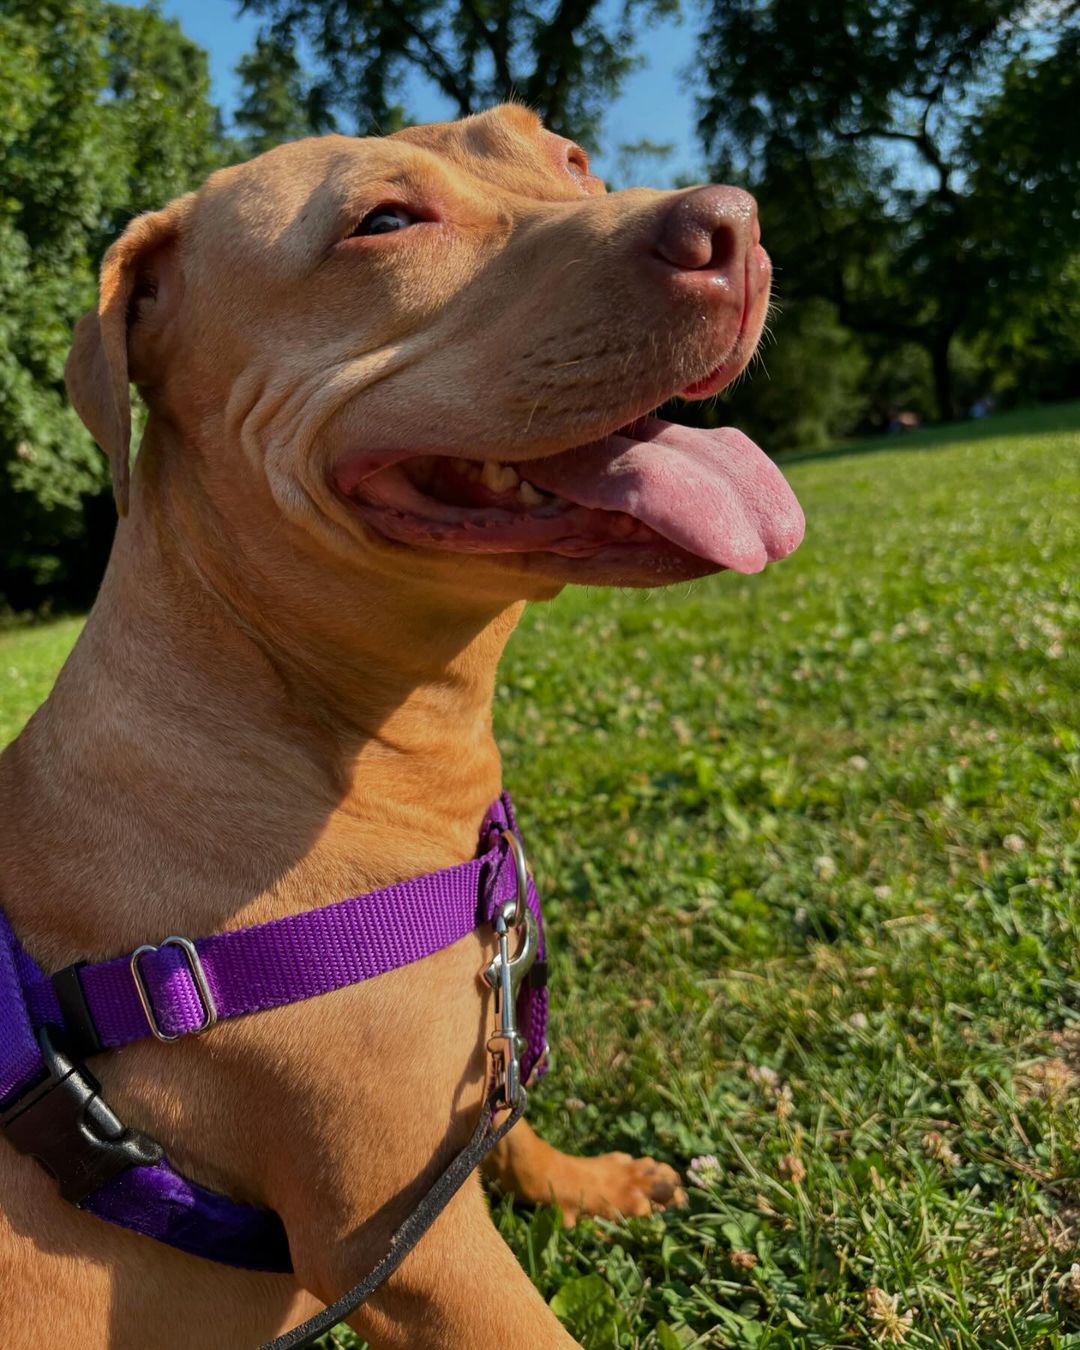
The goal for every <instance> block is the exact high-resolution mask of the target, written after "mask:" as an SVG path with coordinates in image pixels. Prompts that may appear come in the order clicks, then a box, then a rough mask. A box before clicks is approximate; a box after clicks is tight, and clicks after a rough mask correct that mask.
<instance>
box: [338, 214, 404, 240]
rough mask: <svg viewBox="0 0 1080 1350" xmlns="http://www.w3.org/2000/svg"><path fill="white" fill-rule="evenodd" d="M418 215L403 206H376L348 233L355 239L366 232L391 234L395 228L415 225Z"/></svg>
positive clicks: (399, 228) (402, 228)
mask: <svg viewBox="0 0 1080 1350" xmlns="http://www.w3.org/2000/svg"><path fill="white" fill-rule="evenodd" d="M417 219H418V217H416V216H414V215H412V214H411V213H410V212H408V211H406V210H405V208H404V207H403V206H377V207H376V208H375V210H374V211H369V212H368V214H367V215H366V216H365V217H364V219H363V220H362V221H361V222H360V224H359V225H357V227H356V229H355V230H353V232H352V234H350V235H349V238H350V239H357V238H360V237H361V236H363V235H368V234H393V233H394V232H395V231H396V230H405V229H408V227H409V226H410V225H415V224H416V222H417Z"/></svg>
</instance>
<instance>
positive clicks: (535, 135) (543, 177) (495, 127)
mask: <svg viewBox="0 0 1080 1350" xmlns="http://www.w3.org/2000/svg"><path fill="white" fill-rule="evenodd" d="M389 139H390V140H392V141H398V142H405V143H407V144H409V145H418V146H421V147H422V148H423V149H425V150H428V151H430V152H431V153H432V154H436V155H439V156H440V157H441V158H442V159H443V160H445V161H446V162H447V163H449V164H453V165H454V166H456V167H457V168H459V169H462V170H464V172H465V173H466V174H468V175H470V176H471V177H474V178H478V179H481V180H483V181H485V182H487V183H490V184H492V185H494V186H496V187H500V188H503V189H505V190H506V191H507V192H513V193H519V194H521V195H523V196H534V195H535V196H541V197H544V198H550V199H554V200H574V199H575V198H578V197H580V196H581V193H580V190H579V189H578V188H577V187H576V185H575V184H573V183H572V182H571V183H567V182H566V181H565V177H566V176H565V173H564V172H562V168H563V164H564V160H565V149H564V147H565V146H566V144H567V142H566V141H565V140H564V139H563V138H562V137H561V136H556V135H554V134H553V133H552V132H550V131H547V130H545V128H544V126H543V123H542V122H541V121H540V118H539V117H538V116H537V115H536V113H534V112H531V111H530V110H529V109H528V108H523V107H520V106H519V105H517V104H514V103H505V104H502V105H501V106H499V107H497V108H492V109H490V111H488V112H485V113H479V114H477V115H476V116H475V117H466V118H464V119H462V120H461V121H459V122H436V123H433V124H431V125H429V126H422V127H408V128H406V129H405V130H404V131H398V132H395V134H394V135H393V136H391V137H390V138H389Z"/></svg>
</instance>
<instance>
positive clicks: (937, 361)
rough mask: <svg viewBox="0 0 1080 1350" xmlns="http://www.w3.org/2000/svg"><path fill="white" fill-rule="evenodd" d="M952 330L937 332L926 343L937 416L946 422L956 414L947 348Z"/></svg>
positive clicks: (950, 341) (950, 340) (951, 337)
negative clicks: (932, 374)
mask: <svg viewBox="0 0 1080 1350" xmlns="http://www.w3.org/2000/svg"><path fill="white" fill-rule="evenodd" d="M952 339H953V335H952V330H951V329H950V330H948V331H946V332H944V333H937V334H935V335H934V338H933V340H932V341H931V342H930V343H928V344H927V349H928V351H929V352H930V364H931V366H932V367H933V371H934V395H935V397H936V398H937V405H938V417H939V418H941V420H942V421H943V422H948V421H950V420H951V419H952V418H954V417H955V416H956V405H955V402H954V399H953V381H952V367H951V365H950V364H949V348H950V347H951V346H952Z"/></svg>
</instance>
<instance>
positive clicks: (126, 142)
mask: <svg viewBox="0 0 1080 1350" xmlns="http://www.w3.org/2000/svg"><path fill="white" fill-rule="evenodd" d="M208 91H209V75H208V70H207V61H206V55H205V53H204V52H202V51H201V50H200V49H199V48H198V47H196V46H195V45H194V44H193V43H191V42H189V41H188V40H187V39H186V38H185V37H184V36H183V34H182V33H181V31H180V28H179V25H178V24H176V23H175V22H174V21H172V20H167V19H165V18H164V17H163V16H162V14H161V12H160V10H159V8H158V7H157V6H156V5H149V6H147V7H146V8H134V7H129V6H124V5H116V4H109V3H104V2H103V0H0V519H2V521H3V531H2V533H0V563H2V565H3V572H4V586H3V596H2V597H0V598H3V599H5V600H6V602H7V603H8V605H10V606H12V607H14V608H24V607H29V606H31V605H34V604H36V603H38V602H40V600H41V599H42V598H43V597H44V596H45V595H46V594H48V593H49V592H50V591H52V590H54V589H56V588H57V587H64V586H66V587H67V590H68V594H69V597H70V598H71V599H72V600H75V601H78V602H83V601H86V600H88V599H89V598H91V597H92V592H91V594H89V595H88V594H87V589H88V588H89V587H92V586H93V585H94V584H95V582H96V577H97V575H98V574H99V565H98V564H99V556H93V555H99V554H100V552H101V550H103V549H104V548H107V545H108V539H109V536H110V533H111V507H110V506H109V505H108V497H107V479H108V475H107V472H106V468H105V463H104V457H103V456H102V455H101V454H100V453H99V452H98V451H97V449H96V448H95V447H94V445H93V442H92V441H91V439H90V437H89V435H88V434H87V432H86V431H85V430H84V429H83V427H82V425H81V424H80V422H79V421H78V419H77V418H76V416H75V414H74V413H73V412H72V410H71V409H70V408H69V407H68V406H67V404H66V403H65V401H64V398H63V366H64V360H65V357H66V355H67V351H68V347H69V344H70V340H71V329H72V326H73V324H74V322H75V320H76V318H77V317H78V316H79V315H80V314H81V313H82V312H83V311H84V310H85V309H86V308H88V307H89V305H90V304H91V303H92V302H93V298H94V294H95V290H96V285H95V278H96V272H97V265H98V262H99V260H100V256H101V253H102V252H103V250H104V248H105V247H106V246H107V244H108V243H109V242H110V240H111V239H112V238H113V237H115V235H116V234H117V233H119V231H120V230H121V229H122V228H123V226H124V224H126V222H127V221H128V220H129V219H130V218H131V217H132V216H133V215H135V214H137V213H138V212H140V211H143V210H146V209H149V208H151V207H155V206H159V205H161V203H162V202H163V201H165V200H167V199H168V198H170V197H173V196H175V195H176V194H177V193H179V192H182V191H185V190H186V189H187V188H189V187H191V186H193V185H194V184H195V183H196V182H198V181H199V180H200V179H201V178H203V177H204V176H205V174H206V173H207V172H208V171H209V170H210V169H211V168H213V167H214V166H215V164H216V163H217V162H219V159H220V144H219V142H220V136H219V126H218V118H217V113H216V110H215V109H214V108H213V107H212V106H211V104H210V103H209V100H208Z"/></svg>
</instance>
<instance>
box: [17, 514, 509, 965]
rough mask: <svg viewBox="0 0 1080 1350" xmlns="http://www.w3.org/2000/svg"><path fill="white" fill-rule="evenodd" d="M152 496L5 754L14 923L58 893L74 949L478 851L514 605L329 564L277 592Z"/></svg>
mask: <svg viewBox="0 0 1080 1350" xmlns="http://www.w3.org/2000/svg"><path fill="white" fill-rule="evenodd" d="M146 500H147V498H146V497H145V496H142V497H139V496H137V497H136V502H135V506H134V509H133V513H132V515H131V517H129V519H128V520H127V521H125V522H124V523H123V524H122V526H121V529H120V531H119V533H118V537H117V542H116V545H115V548H114V552H113V558H112V560H111V562H110V566H109V570H108V573H107V576H106V580H105V583H104V585H103V587H102V591H101V595H100V596H99V599H98V602H97V604H96V605H95V607H94V610H93V612H92V613H91V616H90V618H89V620H88V622H87V625H86V628H85V630H84V632H83V634H82V636H81V638H80V640H79V642H78V644H77V646H76V649H75V651H74V652H73V654H72V656H71V658H70V659H69V661H68V664H67V666H66V667H65V669H64V671H63V672H62V674H61V676H60V679H59V680H58V682H57V685H56V688H55V690H54V691H53V693H52V695H51V696H50V698H49V700H48V702H47V703H46V705H45V706H44V708H43V709H42V710H41V711H40V712H39V714H38V715H37V717H36V718H35V719H34V720H33V722H32V723H31V725H30V726H29V728H28V729H27V731H26V732H24V735H23V737H22V738H21V739H20V741H19V742H17V743H16V745H15V746H14V747H12V748H11V749H10V750H9V751H8V753H7V755H6V756H5V758H4V760H3V764H2V768H0V812H2V814H3V818H4V820H5V821H6V824H5V825H0V886H2V890H3V893H4V894H3V898H2V900H0V903H3V904H4V905H5V907H6V908H7V907H10V908H11V909H12V911H13V912H12V919H13V921H14V922H15V923H16V926H17V927H19V926H21V925H20V919H21V917H22V916H23V912H24V911H25V910H26V909H27V908H28V907H32V906H33V904H34V903H35V901H33V900H32V899H31V897H40V896H42V895H56V896H63V902H62V909H63V919H62V921H61V922H60V924H59V928H57V926H56V923H55V916H53V918H52V919H50V920H49V921H48V922H47V924H46V928H47V930H48V931H47V933H45V934H43V935H42V941H43V942H45V943H46V945H47V946H54V947H55V955H56V957H57V958H58V959H71V958H72V957H74V956H80V955H81V956H84V957H88V956H91V955H93V954H94V953H96V952H98V951H107V950H110V949H112V948H114V947H115V946H116V944H117V943H120V944H124V943H127V942H130V941H133V940H142V939H144V938H145V937H146V934H147V932H148V931H152V932H158V931H159V930H160V932H165V931H170V932H171V931H174V929H179V931H188V930H190V931H191V933H192V935H196V934H197V933H201V932H205V931H209V930H212V929H213V928H216V927H220V926H221V925H222V924H223V923H225V922H236V921H239V920H240V919H241V916H242V921H243V922H254V921H259V920H262V919H265V918H269V917H274V916H275V915H278V914H280V913H283V912H286V911H288V910H296V909H303V908H307V907H310V906H313V905H317V904H324V903H328V902H330V901H332V900H335V899H338V898H340V897H341V896H343V895H346V894H356V893H358V892H361V891H364V890H368V889H372V888H374V887H376V886H378V885H382V884H386V883H387V882H390V881H393V880H397V879H399V878H401V877H404V876H408V875H417V874H420V873H422V872H425V871H430V870H433V869H435V868H439V867H443V866H447V865H449V864H451V863H454V862H457V861H460V860H462V859H464V858H466V857H468V856H470V855H471V854H472V852H473V850H474V849H475V846H476V836H477V828H478V825H479V821H480V819H481V817H482V815H483V812H484V809H485V807H486V806H487V805H488V804H489V802H490V801H491V800H492V799H493V798H494V797H495V796H496V795H497V794H498V791H499V787H500V765H499V756H498V751H497V748H496V745H495V741H494V737H493V734H492V728H491V712H492V697H493V690H494V681H495V672H496V666H497V663H498V660H499V657H500V655H501V652H502V649H503V646H504V645H505V642H506V639H507V638H508V636H509V634H510V632H511V631H512V629H513V627H514V624H515V622H516V620H517V618H518V615H519V613H520V608H521V607H520V605H512V606H505V605H494V604H493V605H491V606H489V607H487V608H485V607H484V606H482V605H479V604H476V603H473V604H469V605H466V604H464V603H463V604H459V605H458V606H457V607H456V608H455V607H454V606H453V605H452V604H448V603H447V597H446V596H445V595H443V596H440V595H435V596H432V595H430V594H425V593H424V592H423V591H422V590H421V589H419V588H417V587H415V586H411V587H410V586H407V585H405V586H403V588H400V589H398V590H396V591H395V590H394V588H393V587H388V586H387V583H386V579H385V578H384V577H383V578H373V579H371V580H370V581H369V582H365V578H364V577H363V576H362V575H358V576H353V577H352V578H351V579H350V585H351V588H352V594H351V595H350V596H346V595H345V593H344V591H343V590H342V585H341V578H331V584H330V585H329V587H328V590H329V594H328V595H327V596H326V597H325V598H320V597H319V596H318V595H312V594H311V592H310V589H309V591H308V593H306V594H305V593H304V591H303V588H302V587H300V588H299V589H298V592H297V591H292V590H290V589H287V588H286V587H287V585H288V584H290V583H286V582H285V581H283V579H282V577H281V576H280V575H278V576H257V577H253V576H251V575H249V574H248V568H249V566H250V559H249V558H248V557H246V556H245V550H244V541H243V540H236V539H235V538H233V539H228V540H227V543H226V544H225V545H223V541H222V539H221V537H220V535H219V537H218V538H217V539H216V540H211V539H209V538H206V539H199V538H192V534H191V532H192V531H193V530H199V529H204V528H205V529H207V530H215V529H217V525H216V523H215V522H211V521H205V520H204V521H202V523H200V521H199V519H198V517H197V514H196V515H194V516H193V515H190V514H189V515H187V517H186V518H185V513H184V512H178V511H177V510H176V502H175V500H174V501H173V503H172V505H171V507H170V509H169V510H168V511H166V510H164V509H160V510H158V509H152V508H150V507H149V506H147V505H145V502H146ZM226 548H227V550H228V553H226ZM195 558H198V560H199V562H198V565H197V566H196V565H195V563H194V562H193V559H195ZM215 559H218V560H219V561H217V562H215V561H214V560H215ZM208 560H209V561H208ZM256 596H257V597H258V600H257V601H256V599H255V597H256ZM345 605H348V608H343V606H345ZM271 616H272V617H271ZM89 799H92V804H93V805H92V809H87V805H88V800H89ZM103 808H104V809H103ZM103 819H105V820H108V821H111V824H112V828H113V830H114V831H115V834H114V835H112V837H103V835H102V820H103ZM84 820H85V826H84V825H83V821H84ZM83 831H85V834H84V833H83ZM75 840H77V841H78V842H77V844H75V843H74V841H75ZM61 842H63V847H60V844H61ZM36 903H40V902H36ZM39 917H40V916H39ZM148 924H149V926H150V927H149V929H148V927H147V925H148ZM31 925H32V927H36V926H37V924H36V923H35V922H34V920H31ZM88 941H92V950H88V949H87V946H86V943H87V942H88Z"/></svg>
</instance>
